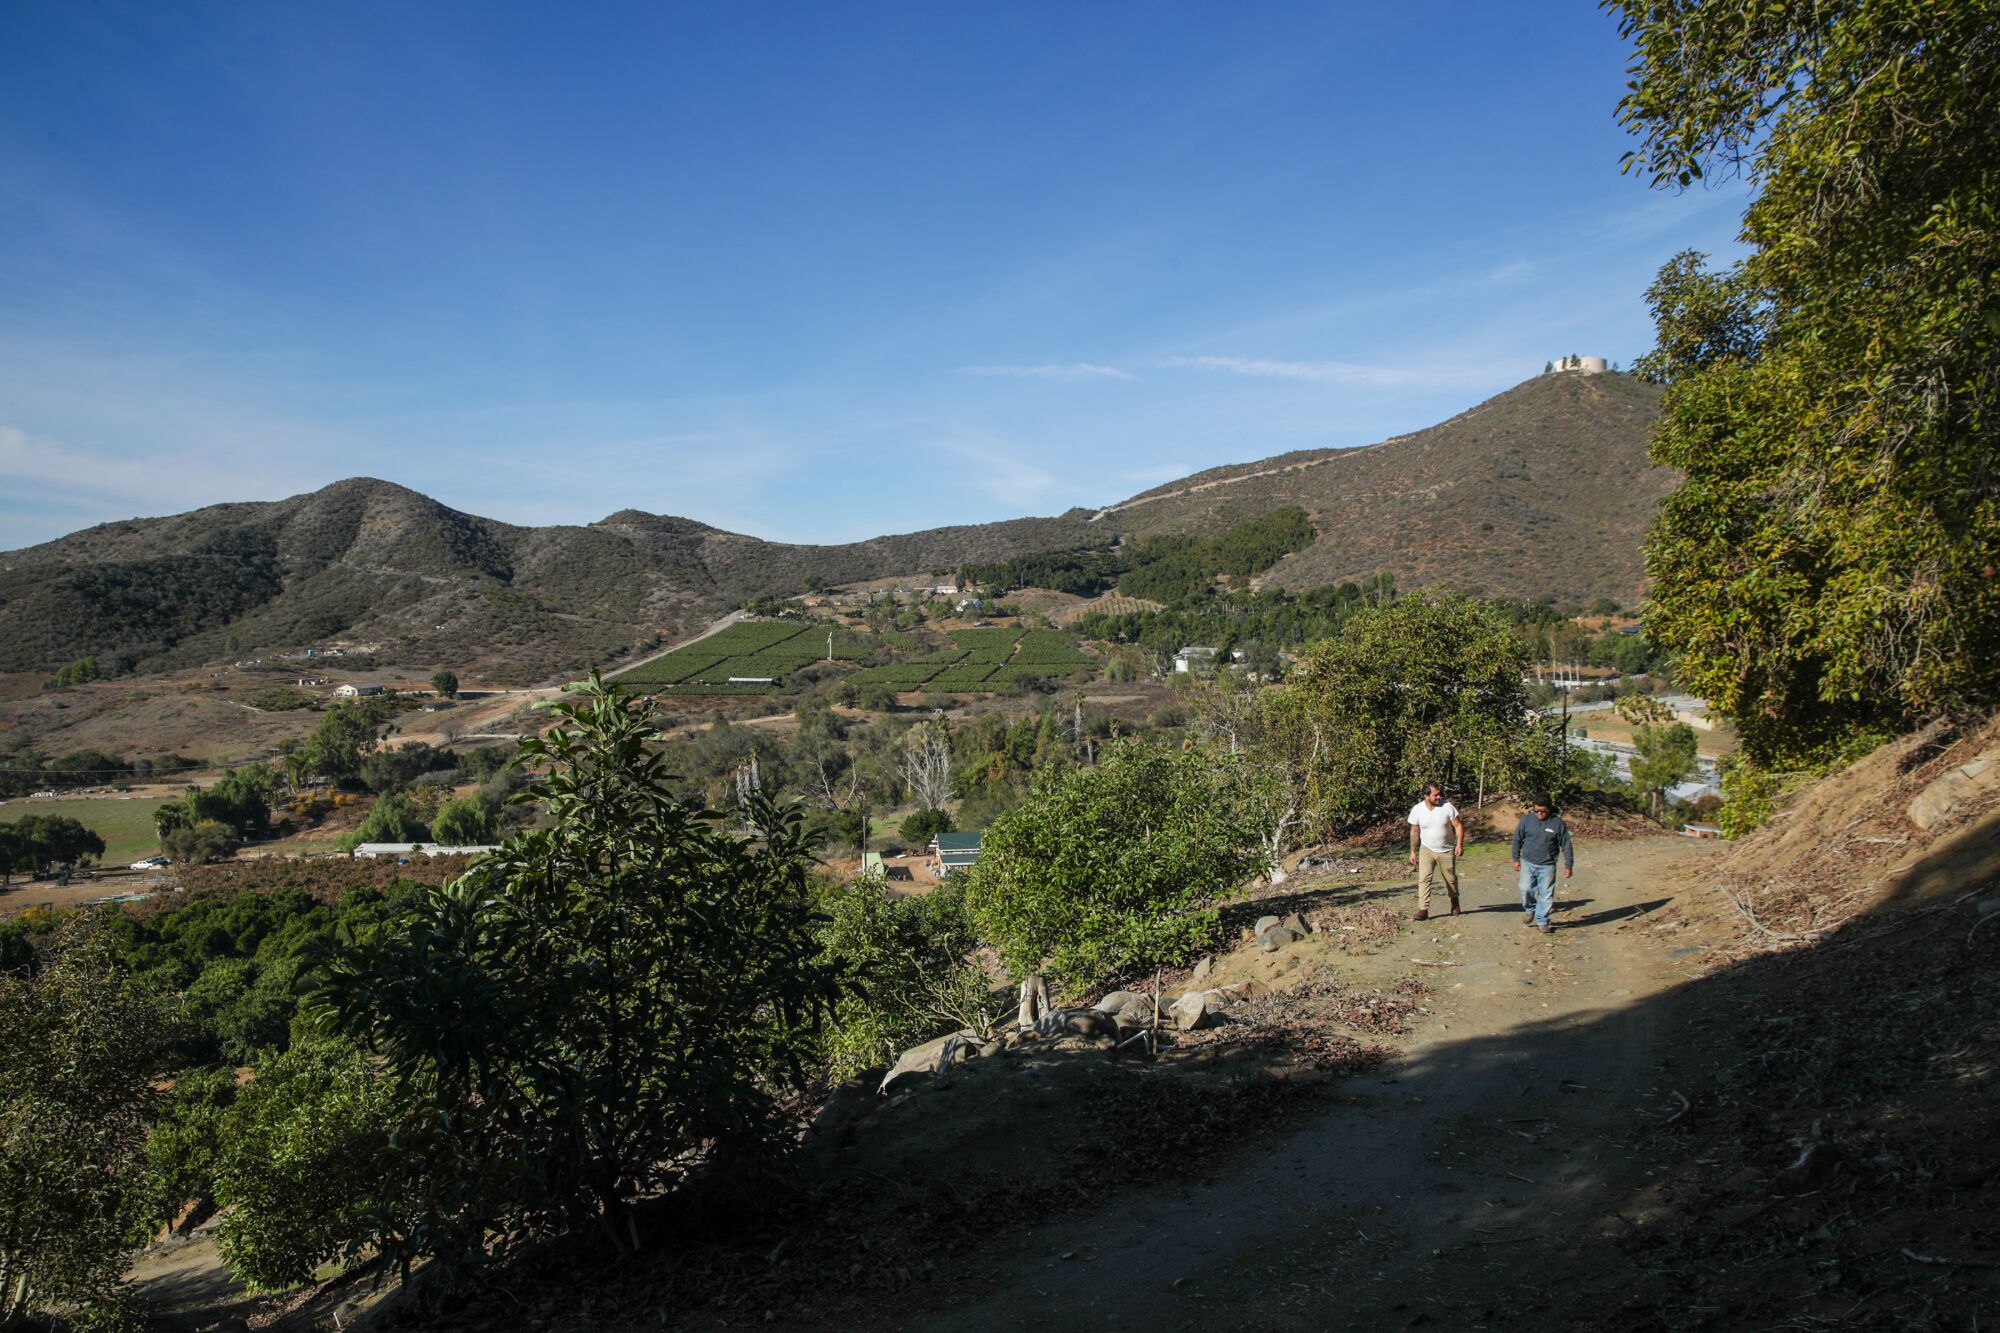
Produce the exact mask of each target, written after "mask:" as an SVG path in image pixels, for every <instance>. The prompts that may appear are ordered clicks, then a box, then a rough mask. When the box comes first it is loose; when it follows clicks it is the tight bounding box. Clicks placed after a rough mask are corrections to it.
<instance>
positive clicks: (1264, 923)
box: [1250, 916, 1285, 935]
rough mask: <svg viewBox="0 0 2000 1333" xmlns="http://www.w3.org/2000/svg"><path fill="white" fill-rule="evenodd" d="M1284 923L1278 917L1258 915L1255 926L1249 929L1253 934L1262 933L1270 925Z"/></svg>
mask: <svg viewBox="0 0 2000 1333" xmlns="http://www.w3.org/2000/svg"><path fill="white" fill-rule="evenodd" d="M1284 924H1285V923H1284V922H1283V921H1282V920H1281V919H1279V918H1278V917H1275V916H1260V917H1258V918H1257V924H1256V925H1255V926H1252V927H1251V928H1250V930H1251V933H1252V934H1253V935H1262V934H1263V933H1264V932H1265V931H1267V930H1269V929H1270V928H1271V927H1273V926H1282V925H1284Z"/></svg>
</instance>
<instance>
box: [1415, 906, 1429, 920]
mask: <svg viewBox="0 0 2000 1333" xmlns="http://www.w3.org/2000/svg"><path fill="white" fill-rule="evenodd" d="M1430 919H1431V914H1430V913H1429V912H1427V911H1425V910H1424V909H1423V908H1421V907H1419V908H1418V909H1417V920H1419V921H1428V920H1430Z"/></svg>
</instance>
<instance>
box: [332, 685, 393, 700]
mask: <svg viewBox="0 0 2000 1333" xmlns="http://www.w3.org/2000/svg"><path fill="white" fill-rule="evenodd" d="M381 692H382V687H381V686H380V685H343V686H341V687H340V688H339V689H337V690H335V691H334V693H335V694H336V695H338V696H340V697H341V698H343V699H367V698H371V697H373V696H374V695H377V694H380V693H381Z"/></svg>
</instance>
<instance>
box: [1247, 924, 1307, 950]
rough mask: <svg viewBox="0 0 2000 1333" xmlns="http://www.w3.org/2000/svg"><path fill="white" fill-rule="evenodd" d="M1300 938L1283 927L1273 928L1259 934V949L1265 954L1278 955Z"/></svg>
mask: <svg viewBox="0 0 2000 1333" xmlns="http://www.w3.org/2000/svg"><path fill="white" fill-rule="evenodd" d="M1297 938H1298V936H1297V935H1295V934H1293V933H1292V932H1291V931H1289V930H1287V929H1285V928H1284V927H1283V926H1272V927H1271V928H1270V929H1269V930H1260V931H1258V932H1257V947H1258V948H1260V949H1262V950H1263V951H1264V952H1265V953H1276V952H1277V951H1278V950H1280V949H1282V948H1284V947H1285V946H1286V945H1287V944H1290V943H1291V942H1292V941H1293V940H1296V939H1297Z"/></svg>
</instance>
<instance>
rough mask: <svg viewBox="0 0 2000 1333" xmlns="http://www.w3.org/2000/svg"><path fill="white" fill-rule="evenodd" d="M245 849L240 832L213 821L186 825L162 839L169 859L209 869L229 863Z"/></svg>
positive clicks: (207, 820) (169, 831) (161, 841)
mask: <svg viewBox="0 0 2000 1333" xmlns="http://www.w3.org/2000/svg"><path fill="white" fill-rule="evenodd" d="M242 845H243V839H242V838H240V837H238V836H237V834H236V830H234V829H232V828H230V827H229V826H228V825H227V824H221V823H217V822H216V821H215V820H213V819H204V820H202V821H201V822H200V823H199V824H187V825H182V826H181V827H179V828H172V829H168V830H167V831H166V832H165V833H163V834H161V835H160V846H161V847H162V848H163V849H164V850H165V851H166V854H167V859H168V860H170V861H173V862H175V863H177V864H184V865H196V866H205V865H213V864H214V863H215V862H217V861H227V860H228V859H229V858H230V857H232V856H234V855H236V849H237V848H239V847H241V846H242Z"/></svg>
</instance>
